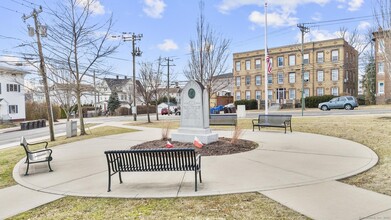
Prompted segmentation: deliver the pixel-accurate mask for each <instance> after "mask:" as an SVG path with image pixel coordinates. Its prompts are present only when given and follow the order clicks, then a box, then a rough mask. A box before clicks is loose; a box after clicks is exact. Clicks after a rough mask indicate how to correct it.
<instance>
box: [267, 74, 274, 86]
mask: <svg viewBox="0 0 391 220" xmlns="http://www.w3.org/2000/svg"><path fill="white" fill-rule="evenodd" d="M267 84H273V75H272V74H267Z"/></svg>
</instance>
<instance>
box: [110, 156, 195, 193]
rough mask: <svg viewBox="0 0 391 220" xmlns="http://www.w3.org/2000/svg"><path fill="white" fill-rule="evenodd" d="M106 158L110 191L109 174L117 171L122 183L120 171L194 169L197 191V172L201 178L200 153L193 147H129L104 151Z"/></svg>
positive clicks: (111, 174)
mask: <svg viewBox="0 0 391 220" xmlns="http://www.w3.org/2000/svg"><path fill="white" fill-rule="evenodd" d="M105 154H106V158H107V166H108V174H109V187H108V190H107V191H108V192H110V191H111V176H113V175H114V174H116V173H118V175H119V181H120V183H122V177H121V173H122V172H149V171H194V174H195V191H197V174H199V178H200V183H202V179H201V155H200V154H198V155H196V153H195V150H194V149H190V148H183V149H182V148H177V149H175V148H171V149H163V148H162V149H144V150H142V149H130V150H113V151H105Z"/></svg>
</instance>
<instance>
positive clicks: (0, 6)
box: [0, 5, 23, 15]
mask: <svg viewBox="0 0 391 220" xmlns="http://www.w3.org/2000/svg"><path fill="white" fill-rule="evenodd" d="M0 8H3V9H6V10H8V11H12V12H15V13H18V14H22V15H23V13H22V12H19V11H16V10H14V9H10V8H7V7H4V6H2V5H0Z"/></svg>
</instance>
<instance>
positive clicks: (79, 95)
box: [76, 83, 86, 135]
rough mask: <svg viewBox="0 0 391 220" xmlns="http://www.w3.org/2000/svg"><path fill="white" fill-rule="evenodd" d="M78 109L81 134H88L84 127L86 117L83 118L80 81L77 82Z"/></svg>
mask: <svg viewBox="0 0 391 220" xmlns="http://www.w3.org/2000/svg"><path fill="white" fill-rule="evenodd" d="M76 93H77V97H76V98H77V110H78V112H79V121H80V135H86V130H85V128H84V119H83V109H82V107H81V100H80V97H81V94H80V83H78V84H77V90H76Z"/></svg>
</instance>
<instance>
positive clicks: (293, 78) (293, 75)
mask: <svg viewBox="0 0 391 220" xmlns="http://www.w3.org/2000/svg"><path fill="white" fill-rule="evenodd" d="M295 82H296V73H295V72H291V73H289V83H295Z"/></svg>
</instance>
